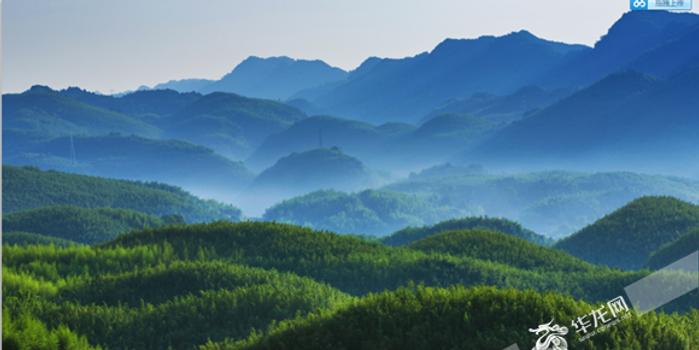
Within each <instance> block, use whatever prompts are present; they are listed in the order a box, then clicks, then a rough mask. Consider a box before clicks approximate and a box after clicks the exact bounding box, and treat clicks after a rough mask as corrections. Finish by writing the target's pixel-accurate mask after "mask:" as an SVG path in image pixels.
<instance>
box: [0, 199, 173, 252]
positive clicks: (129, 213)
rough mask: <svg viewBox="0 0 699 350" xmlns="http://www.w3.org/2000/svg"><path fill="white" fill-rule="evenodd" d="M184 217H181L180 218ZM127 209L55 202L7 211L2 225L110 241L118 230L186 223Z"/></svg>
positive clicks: (76, 238)
mask: <svg viewBox="0 0 699 350" xmlns="http://www.w3.org/2000/svg"><path fill="white" fill-rule="evenodd" d="M180 220H181V219H180ZM168 221H170V220H168V218H160V217H157V216H154V215H149V214H144V213H139V212H137V211H133V210H128V209H115V208H80V207H76V206H53V207H43V208H37V209H29V210H25V211H20V212H15V213H10V214H6V215H4V216H3V218H2V227H3V229H4V230H7V231H20V232H21V231H23V232H31V233H36V234H40V235H43V236H48V237H55V238H59V239H62V240H67V241H73V242H76V243H83V244H96V243H103V242H106V241H111V240H113V239H114V238H116V237H117V236H118V235H119V234H123V233H127V232H129V231H132V230H142V229H144V228H148V227H158V226H163V225H166V224H177V223H183V222H182V221H179V222H178V220H175V221H170V222H168Z"/></svg>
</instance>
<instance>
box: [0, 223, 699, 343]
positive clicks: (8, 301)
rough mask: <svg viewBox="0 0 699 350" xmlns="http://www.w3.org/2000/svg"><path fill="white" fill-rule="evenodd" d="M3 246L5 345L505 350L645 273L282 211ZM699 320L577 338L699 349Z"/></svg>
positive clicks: (470, 235)
mask: <svg viewBox="0 0 699 350" xmlns="http://www.w3.org/2000/svg"><path fill="white" fill-rule="evenodd" d="M496 251H501V252H509V253H508V254H505V255H503V254H501V253H496ZM542 254H543V255H542ZM540 255H542V256H543V258H541V257H540ZM2 258H3V314H4V316H5V320H9V322H6V323H4V324H3V327H5V328H3V330H4V332H3V349H89V348H90V347H102V348H106V349H167V348H173V349H194V348H197V347H200V346H203V347H204V348H206V349H228V348H233V349H238V348H243V349H247V348H250V349H497V350H499V349H502V348H504V347H505V346H507V345H509V344H512V343H514V342H519V343H520V346H531V345H530V344H531V343H532V342H533V338H532V335H531V334H530V333H529V332H528V331H527V329H528V328H530V327H535V326H537V325H538V324H541V323H545V322H548V321H549V320H550V318H551V317H555V318H556V319H557V320H564V319H570V318H572V317H574V316H576V315H578V314H579V313H581V312H582V313H583V314H584V313H586V312H589V311H590V307H591V306H592V305H596V304H597V303H599V302H602V301H606V300H608V299H610V298H613V297H615V296H617V295H620V294H621V293H623V287H624V286H625V285H627V284H629V283H631V282H633V281H635V280H637V279H638V278H641V277H642V276H644V275H645V274H646V273H647V272H644V271H640V272H622V271H618V270H612V269H609V268H603V267H599V266H595V265H591V264H587V263H584V262H582V261H579V260H578V259H576V258H573V257H571V256H569V255H566V254H564V253H562V252H559V251H554V250H552V249H550V248H544V247H541V246H537V245H534V244H532V243H530V242H527V241H524V240H522V239H520V238H516V237H513V236H511V235H506V234H502V233H498V232H494V231H485V230H476V231H469V230H465V231H464V230H462V231H451V232H446V233H442V234H438V235H434V236H432V237H429V238H426V239H424V240H422V241H420V240H419V241H416V242H414V243H413V244H412V245H411V246H409V247H388V246H385V245H382V244H380V243H377V242H367V241H366V240H363V239H360V238H357V237H351V236H341V235H336V234H332V233H328V232H318V231H312V230H310V229H305V228H301V227H297V226H292V225H282V224H273V223H237V224H233V223H225V222H217V223H212V224H199V225H180V226H169V227H164V228H156V229H149V230H144V231H140V232H134V233H131V234H128V235H125V236H121V237H120V238H118V239H117V240H115V241H112V242H110V243H107V244H105V245H101V246H93V247H88V246H77V245H72V246H67V247H57V246H54V245H28V246H19V245H6V246H4V247H3V256H2ZM537 259H544V260H545V261H541V260H537ZM479 285H492V286H497V287H489V288H482V287H477V286H479ZM406 286H407V287H406ZM416 286H419V287H416ZM423 286H424V287H423ZM444 288H446V289H444ZM500 288H501V289H500ZM518 290H528V291H518ZM535 290H536V291H535ZM547 291H548V292H547ZM553 291H556V293H553ZM542 292H544V294H542ZM372 293H378V294H372ZM565 294H569V295H572V296H575V297H577V298H580V299H583V300H585V301H575V299H573V298H572V297H570V296H565ZM588 303H589V304H588ZM697 322H699V315H697V311H696V310H694V311H692V309H691V308H685V309H683V310H682V314H677V315H672V316H667V315H656V314H650V315H645V316H643V317H641V318H638V319H635V318H634V319H630V320H626V321H624V323H622V324H620V325H619V326H618V327H617V328H614V329H612V330H610V331H609V333H608V334H603V335H600V336H597V337H595V338H594V339H592V340H591V341H589V342H588V343H585V344H582V345H578V344H574V345H573V346H571V349H639V350H640V349H643V350H649V349H652V350H655V349H660V350H665V349H668V350H670V349H672V350H677V349H680V350H696V349H699V347H698V344H697V339H699V336H698V335H697V327H696V325H697ZM572 339H574V338H571V342H573V340H572Z"/></svg>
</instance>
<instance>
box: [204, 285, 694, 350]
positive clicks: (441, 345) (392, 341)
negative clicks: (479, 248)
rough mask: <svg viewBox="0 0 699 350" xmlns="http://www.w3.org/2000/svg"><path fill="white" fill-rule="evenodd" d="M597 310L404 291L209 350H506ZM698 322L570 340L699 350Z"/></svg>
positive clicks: (521, 295)
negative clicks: (540, 330) (543, 328)
mask: <svg viewBox="0 0 699 350" xmlns="http://www.w3.org/2000/svg"><path fill="white" fill-rule="evenodd" d="M592 308H594V306H592V305H589V304H585V303H582V302H577V301H575V300H573V299H571V298H569V297H566V296H562V295H559V294H538V293H535V292H532V291H526V292H523V291H516V290H497V289H494V288H474V289H465V288H464V287H462V286H455V287H451V288H448V289H437V288H424V287H417V288H412V289H410V288H403V289H399V290H397V291H393V292H384V293H380V294H375V295H370V296H368V297H366V298H364V299H362V300H360V301H359V302H357V303H353V304H348V305H346V306H344V307H342V308H337V309H335V310H333V311H332V312H323V313H320V312H319V313H314V314H312V315H309V316H307V317H305V318H300V319H296V320H292V321H289V322H284V323H281V324H279V325H275V326H274V327H272V329H271V330H270V331H269V332H265V333H256V334H253V335H251V336H250V337H249V338H248V339H245V340H244V341H239V342H234V341H223V342H210V343H208V344H207V345H206V346H204V347H203V350H233V349H235V350H242V349H245V350H263V349H264V350H274V349H282V348H283V349H294V350H295V349H298V350H325V349H387V350H401V349H414V350H431V349H505V348H507V347H509V346H511V345H512V344H514V343H518V344H519V346H520V349H525V347H524V346H527V347H526V349H528V348H529V347H528V346H529V344H534V343H535V340H536V339H535V336H533V335H532V334H531V333H529V331H528V329H529V328H531V327H535V326H536V325H540V324H545V323H548V322H550V321H552V318H553V320H556V321H558V322H561V323H562V322H566V321H567V320H573V319H575V318H576V317H578V316H579V315H584V314H586V313H588V312H589V310H590V309H592ZM697 322H699V313H697V312H694V313H693V314H692V315H690V316H687V317H686V318H685V317H678V316H677V315H674V316H667V315H662V316H655V315H653V316H648V317H634V318H632V319H630V320H625V321H624V322H621V323H620V324H619V325H617V326H615V327H614V328H613V330H612V331H610V332H602V333H600V334H598V335H596V336H595V337H592V338H591V339H590V340H589V341H587V342H583V343H582V344H580V343H579V342H578V340H577V339H579V337H580V335H579V334H578V333H576V332H574V331H571V332H570V333H569V334H568V336H567V337H568V338H569V340H568V343H569V344H570V345H571V349H634V348H635V349H652V350H677V349H695V348H696V347H697V346H699V342H698V339H699V331H697V329H698V328H697V327H694V325H696V323H697ZM529 325H534V326H529ZM571 329H573V328H572V327H571ZM652 330H653V331H652ZM524 344H526V345H524ZM630 344H633V345H630ZM651 344H652V345H651Z"/></svg>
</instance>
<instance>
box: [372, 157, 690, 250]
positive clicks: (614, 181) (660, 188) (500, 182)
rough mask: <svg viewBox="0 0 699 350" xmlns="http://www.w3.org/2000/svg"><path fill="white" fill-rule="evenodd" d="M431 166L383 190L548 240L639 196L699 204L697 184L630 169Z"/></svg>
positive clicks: (582, 225) (579, 227) (598, 217)
mask: <svg viewBox="0 0 699 350" xmlns="http://www.w3.org/2000/svg"><path fill="white" fill-rule="evenodd" d="M476 168H477V167H476ZM434 170H435V169H428V170H426V171H424V172H421V173H419V174H415V175H414V176H411V177H410V178H408V179H406V180H403V181H398V182H396V183H393V184H390V185H387V186H385V187H383V189H386V190H390V191H395V192H401V193H406V194H411V195H417V196H421V197H426V198H430V199H431V200H432V201H433V202H434V203H439V205H440V206H443V207H447V208H453V209H454V210H455V211H457V212H458V215H452V216H451V217H463V216H482V215H487V216H491V217H504V218H508V219H510V220H514V221H517V222H519V223H521V224H522V225H524V226H525V227H527V228H529V229H532V230H534V231H535V232H537V233H539V234H542V235H545V236H547V237H551V238H563V237H565V236H568V235H570V234H572V233H574V232H576V231H578V230H580V229H581V228H583V227H584V226H586V225H589V224H590V223H592V222H594V221H595V220H598V219H600V218H602V217H603V216H604V215H606V214H608V213H610V212H611V211H613V210H615V209H618V208H620V207H621V206H623V205H625V204H627V203H628V202H630V201H632V200H634V199H636V198H639V197H642V196H656V195H664V196H665V195H666V196H673V197H676V198H679V199H682V200H686V201H689V202H697V203H699V182H697V181H696V180H692V179H686V178H677V177H669V176H656V175H644V174H636V173H630V172H601V173H578V172H568V171H544V172H532V173H519V174H494V173H493V174H490V173H487V172H484V171H483V170H480V171H474V169H472V168H471V167H463V168H461V169H459V168H456V167H454V168H451V169H444V168H443V167H442V169H441V170H442V171H434ZM437 170H439V169H437Z"/></svg>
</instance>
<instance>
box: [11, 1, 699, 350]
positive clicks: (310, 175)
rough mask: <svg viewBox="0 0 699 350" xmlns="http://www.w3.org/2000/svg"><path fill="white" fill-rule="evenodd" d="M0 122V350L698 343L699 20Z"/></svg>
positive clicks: (461, 47)
mask: <svg viewBox="0 0 699 350" xmlns="http://www.w3.org/2000/svg"><path fill="white" fill-rule="evenodd" d="M2 115H3V118H2V135H3V138H2V158H3V166H2V208H3V213H2V263H3V267H2V299H3V302H2V347H3V348H5V349H19V350H30V349H31V350H44V349H46V350H53V349H65V350H68V349H76V350H77V349H201V350H223V349H270V350H272V349H274V350H276V349H303V350H310V349H319V350H321V349H322V350H325V349H348V350H349V349H396V350H398V349H478V350H481V349H483V350H490V349H492V350H502V349H508V350H512V349H529V348H531V346H532V345H534V344H535V342H536V341H537V338H539V337H540V336H542V334H544V333H542V332H554V331H557V332H558V333H557V334H559V336H558V338H555V337H554V338H551V337H549V338H551V339H553V340H550V341H554V340H555V341H556V342H558V343H557V344H558V345H556V346H558V347H547V348H534V349H533V350H545V349H566V350H567V349H590V350H592V349H609V350H611V349H634V350H699V271H697V270H698V266H699V15H696V14H693V13H671V12H654V13H650V12H643V11H639V12H630V13H626V14H624V15H623V16H622V17H621V18H618V19H617V21H616V22H615V23H614V24H613V25H612V26H611V28H609V30H608V33H607V34H606V35H604V36H602V37H601V38H600V39H599V41H598V42H597V43H596V44H595V45H594V46H586V45H578V44H566V43H561V42H557V41H550V40H546V39H543V38H540V37H537V36H535V35H534V34H532V33H530V32H528V31H518V32H513V33H510V34H506V35H502V36H482V37H479V38H475V39H446V40H444V41H442V42H441V43H439V44H438V45H437V46H436V47H435V48H434V49H432V50H431V51H428V52H424V53H419V54H416V55H415V56H411V57H405V58H378V57H370V58H367V59H366V60H365V61H364V62H363V63H361V64H360V65H359V66H358V67H357V68H355V69H354V70H351V71H345V70H343V69H340V68H337V67H333V66H331V65H329V64H327V63H325V62H323V61H320V60H305V59H293V58H289V57H268V58H263V57H257V56H251V57H249V58H247V59H245V60H244V61H242V62H241V63H240V64H239V65H237V66H236V67H235V68H234V69H233V70H232V71H231V72H230V73H228V74H226V75H224V76H223V77H221V78H220V79H202V78H192V79H184V80H171V81H168V82H163V83H160V84H157V85H154V86H152V87H148V86H142V87H140V88H137V89H134V90H133V91H127V92H123V93H118V94H102V93H98V92H94V91H89V90H87V89H83V88H80V87H69V88H56V87H50V86H45V85H34V86H32V87H31V88H29V89H28V90H26V91H23V92H19V93H4V94H3V95H2ZM678 262H682V264H684V265H683V266H684V267H682V268H681V269H677V270H674V269H673V270H671V271H670V270H668V269H666V267H668V266H675V267H677V266H679V265H677V264H678ZM673 264H674V265H673ZM687 266H688V267H687ZM642 281H661V282H655V283H656V284H654V285H653V288H652V289H653V290H654V292H657V293H658V295H673V297H672V298H669V297H668V298H667V299H668V300H666V301H664V302H663V303H658V304H659V305H657V307H654V308H652V309H651V308H649V310H646V311H643V312H641V311H640V309H639V305H640V304H638V303H635V304H634V302H636V301H637V299H634V298H635V297H634V295H641V296H643V295H644V294H646V293H639V294H632V292H633V288H634V287H633V286H642V283H643V282H642ZM620 296H621V297H620ZM619 298H621V299H619ZM620 300H621V302H623V303H622V304H620V303H619V301H620ZM615 301H616V304H615V303H614V302H615ZM620 305H621V306H622V307H620ZM623 306H625V307H623ZM603 309H604V310H607V311H608V313H607V314H603V311H599V310H603ZM622 313H624V314H625V316H624V317H621V316H620V315H621V314H622ZM626 313H628V315H626ZM583 315H585V316H583ZM605 315H606V317H607V318H606V319H605ZM584 317H589V320H590V323H589V324H588V323H585V322H584V320H585V318H584ZM613 319H616V320H617V321H616V322H612V320H613ZM593 321H594V323H592V322H593ZM605 321H608V322H605ZM598 322H600V323H602V324H606V327H607V328H601V327H599V326H600V325H598ZM554 324H555V327H554V326H552V325H554ZM540 325H541V326H540ZM593 325H594V327H593ZM563 326H564V328H565V331H564V330H563V328H561V327H563ZM537 327H539V328H537ZM552 327H554V328H552ZM586 327H588V328H586ZM532 329H534V331H532ZM593 330H596V332H594V333H593V332H592V331H593ZM546 334H548V333H546ZM546 334H544V336H545V335H546ZM540 339H541V338H540ZM561 339H562V340H561ZM563 344H565V346H566V347H565V348H564V347H562V346H563ZM512 346H515V347H512ZM538 346H541V345H538ZM547 346H548V345H547Z"/></svg>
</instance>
